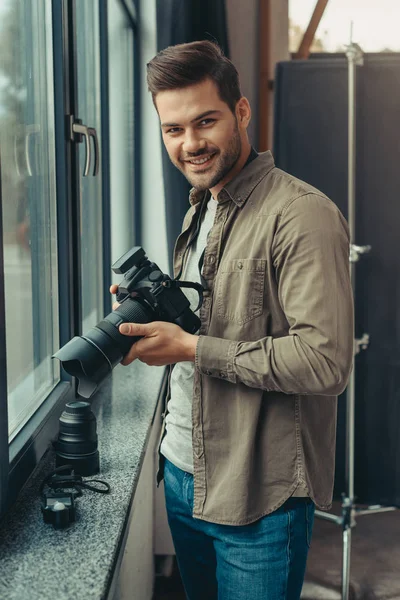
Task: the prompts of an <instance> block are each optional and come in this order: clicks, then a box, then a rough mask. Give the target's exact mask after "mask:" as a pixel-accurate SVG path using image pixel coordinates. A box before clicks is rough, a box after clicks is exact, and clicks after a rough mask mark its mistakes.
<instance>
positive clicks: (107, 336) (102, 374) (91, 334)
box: [54, 298, 154, 398]
mask: <svg viewBox="0 0 400 600" xmlns="http://www.w3.org/2000/svg"><path fill="white" fill-rule="evenodd" d="M151 321H154V313H153V311H152V310H151V309H150V307H148V306H146V305H145V304H144V303H142V302H141V301H140V300H139V299H135V300H133V299H131V298H128V300H127V301H126V302H123V303H122V304H121V306H119V307H118V308H117V310H114V311H113V312H111V313H110V314H108V315H107V316H106V317H105V318H104V319H103V320H102V321H100V323H98V325H96V327H93V328H92V329H90V330H89V331H88V332H87V333H85V335H84V336H82V337H78V336H76V337H74V338H72V340H70V341H69V342H68V343H67V344H66V345H65V346H64V347H63V348H61V349H60V350H59V351H58V352H56V353H55V354H54V358H58V359H59V360H60V361H61V363H62V366H63V367H64V369H65V370H66V371H67V373H69V374H70V375H73V376H74V377H76V378H77V379H78V381H79V386H78V393H79V395H80V396H83V397H84V398H90V397H91V396H92V395H93V394H94V392H95V391H96V390H97V387H98V385H99V384H100V383H101V382H102V381H103V380H104V379H105V378H106V377H107V376H108V375H109V374H110V373H111V371H112V370H113V368H114V367H115V366H116V365H117V364H118V363H120V362H121V360H122V358H123V357H124V356H125V354H127V353H128V352H129V350H130V348H131V346H132V344H134V343H135V342H136V341H137V340H138V339H139V338H138V337H130V336H126V335H123V334H122V333H120V332H119V329H118V328H119V325H121V323H150V322H151Z"/></svg>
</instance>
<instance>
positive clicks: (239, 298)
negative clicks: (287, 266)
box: [215, 258, 267, 325]
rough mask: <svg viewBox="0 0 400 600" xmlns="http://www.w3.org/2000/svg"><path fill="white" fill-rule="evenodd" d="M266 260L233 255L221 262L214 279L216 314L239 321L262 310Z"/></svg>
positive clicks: (256, 314)
mask: <svg viewBox="0 0 400 600" xmlns="http://www.w3.org/2000/svg"><path fill="white" fill-rule="evenodd" d="M266 262H267V261H266V260H264V259H261V258H235V259H233V260H229V261H226V262H225V263H222V264H221V266H220V269H219V271H218V276H217V278H216V282H215V283H216V291H215V294H216V304H217V314H218V317H220V318H222V319H227V320H228V321H234V322H235V323H238V324H239V325H243V324H244V323H247V322H248V321H251V320H252V319H255V318H256V317H258V316H260V315H261V314H262V312H263V304H264V283H265V268H266Z"/></svg>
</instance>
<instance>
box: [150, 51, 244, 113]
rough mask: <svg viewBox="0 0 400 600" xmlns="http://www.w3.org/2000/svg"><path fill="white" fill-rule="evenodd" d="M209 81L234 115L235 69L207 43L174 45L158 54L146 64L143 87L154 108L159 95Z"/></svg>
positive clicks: (237, 89) (237, 90) (237, 86)
mask: <svg viewBox="0 0 400 600" xmlns="http://www.w3.org/2000/svg"><path fill="white" fill-rule="evenodd" d="M205 79H211V80H212V81H213V82H214V83H215V85H216V86H217V89H218V94H219V97H220V98H221V100H222V101H223V102H226V104H227V105H228V106H229V108H230V109H231V111H232V112H233V113H234V112H235V107H236V103H237V101H238V100H239V99H240V98H241V96H242V93H241V91H240V84H239V75H238V72H237V70H236V67H235V65H234V64H233V63H232V62H231V61H230V60H229V58H227V57H226V56H225V55H224V53H223V52H222V50H221V48H220V47H219V46H218V45H217V44H216V43H215V42H210V41H209V40H202V41H199V42H190V43H188V44H177V45H176V46H169V47H168V48H165V49H164V50H161V52H159V53H158V54H157V55H156V56H155V57H154V58H153V59H152V60H151V61H150V62H149V63H148V64H147V85H148V88H149V92H151V95H152V98H153V102H154V105H156V104H155V99H156V96H157V94H158V93H159V92H163V91H166V90H174V89H179V88H184V87H188V86H190V85H195V84H196V83H201V82H202V81H204V80H205Z"/></svg>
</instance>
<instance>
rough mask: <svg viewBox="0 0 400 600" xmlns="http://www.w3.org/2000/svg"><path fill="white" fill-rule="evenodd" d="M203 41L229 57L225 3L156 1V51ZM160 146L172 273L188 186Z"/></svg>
mask: <svg viewBox="0 0 400 600" xmlns="http://www.w3.org/2000/svg"><path fill="white" fill-rule="evenodd" d="M204 39H208V40H214V41H216V42H217V43H218V44H219V45H220V46H221V48H222V49H223V51H224V53H225V55H226V56H229V48H228V32H227V23H226V14H225V3H224V0H202V1H201V2H200V1H199V0H157V45H158V50H163V49H164V48H166V47H167V46H173V45H175V44H184V43H186V42H193V41H196V40H204ZM162 146H163V150H162V152H163V154H162V160H163V175H164V190H165V203H166V223H167V242H168V252H169V260H170V264H171V272H172V251H173V247H174V243H175V240H176V238H177V237H178V235H179V233H180V230H181V225H182V219H183V217H184V215H185V213H186V211H187V209H188V207H189V205H188V195H189V190H190V185H189V183H188V182H187V181H186V179H185V177H184V176H183V175H182V174H181V173H180V172H179V171H178V169H177V168H176V167H174V166H173V164H172V163H171V162H170V160H169V157H168V154H167V152H166V150H165V148H164V144H163V145H162Z"/></svg>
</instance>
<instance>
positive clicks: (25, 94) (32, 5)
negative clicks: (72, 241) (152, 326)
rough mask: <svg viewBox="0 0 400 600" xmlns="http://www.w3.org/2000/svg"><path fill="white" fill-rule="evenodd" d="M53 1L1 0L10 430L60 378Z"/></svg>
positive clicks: (0, 146) (0, 148)
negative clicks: (53, 357)
mask: <svg viewBox="0 0 400 600" xmlns="http://www.w3.org/2000/svg"><path fill="white" fill-rule="evenodd" d="M52 59H53V56H52V22H51V6H49V3H48V2H46V0H41V1H40V0H38V1H37V2H30V1H29V0H13V1H12V2H6V1H5V0H0V155H1V166H2V172H1V177H2V182H1V183H2V203H3V243H4V263H5V264H4V270H5V294H6V343H7V379H8V410H9V435H10V439H11V438H12V437H14V436H15V434H16V433H17V432H18V431H19V429H20V428H21V426H22V425H23V424H24V423H25V422H26V421H27V420H28V418H29V417H30V416H31V415H32V414H33V412H34V411H35V410H36V409H37V408H38V407H39V405H40V404H41V403H42V402H43V400H44V399H45V398H46V396H47V395H48V394H49V392H50V391H51V389H52V388H53V387H54V386H55V384H56V383H57V381H58V377H59V370H58V365H57V363H56V362H55V361H52V360H51V355H52V354H53V352H54V351H55V349H56V348H57V347H58V330H59V327H58V296H57V239H56V186H55V184H56V179H55V150H54V148H55V143H54V142H55V140H54V114H53V106H54V94H53V69H52Z"/></svg>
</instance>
